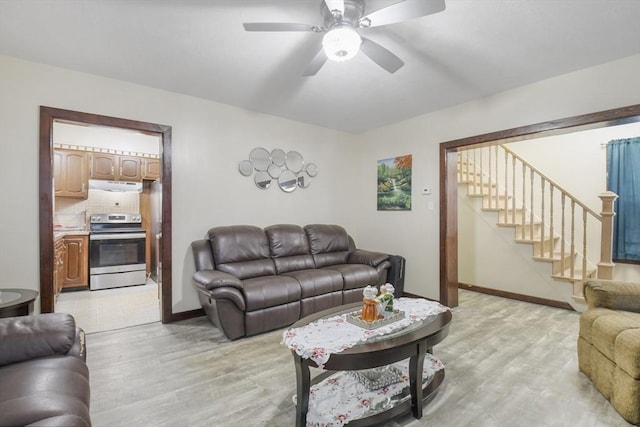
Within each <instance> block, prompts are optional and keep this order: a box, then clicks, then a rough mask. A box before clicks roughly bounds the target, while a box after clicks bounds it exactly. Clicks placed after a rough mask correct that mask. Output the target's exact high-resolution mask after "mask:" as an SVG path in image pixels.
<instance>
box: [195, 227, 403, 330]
mask: <svg viewBox="0 0 640 427" xmlns="http://www.w3.org/2000/svg"><path fill="white" fill-rule="evenodd" d="M191 247H192V250H193V254H194V258H195V264H196V272H195V274H194V275H193V282H194V284H195V286H196V288H197V290H198V296H199V299H200V303H201V304H202V307H203V308H204V311H205V313H206V314H207V316H208V317H209V319H210V320H211V322H212V323H213V324H214V325H216V326H217V327H218V328H219V329H220V330H221V331H222V332H223V333H224V334H225V335H226V336H227V338H229V339H231V340H233V339H237V338H240V337H243V336H250V335H256V334H259V333H262V332H266V331H270V330H273V329H278V328H281V327H284V326H287V325H290V324H292V323H294V322H295V321H297V320H298V319H300V318H302V317H304V316H307V315H309V314H311V313H315V312H318V311H320V310H324V309H327V308H330V307H334V306H339V305H342V304H347V303H350V302H355V301H360V300H361V299H362V290H363V289H364V287H365V286H367V285H380V284H383V283H385V282H386V279H387V270H388V269H389V267H390V265H391V263H390V262H389V255H387V254H383V253H379V252H370V251H364V250H360V249H356V247H355V244H354V242H353V239H352V238H351V237H350V236H349V235H348V234H347V232H346V231H345V229H344V228H342V227H340V226H338V225H328V224H313V225H307V226H305V227H304V228H303V227H300V226H299V225H293V224H281V225H272V226H269V227H266V228H264V229H261V228H259V227H255V226H250V225H234V226H225V227H215V228H212V229H211V230H209V232H208V239H202V240H197V241H195V242H193V243H192V244H191Z"/></svg>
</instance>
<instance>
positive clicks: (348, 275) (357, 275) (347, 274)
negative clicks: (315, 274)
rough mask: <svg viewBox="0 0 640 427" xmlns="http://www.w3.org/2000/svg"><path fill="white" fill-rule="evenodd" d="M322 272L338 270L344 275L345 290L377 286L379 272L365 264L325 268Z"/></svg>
mask: <svg viewBox="0 0 640 427" xmlns="http://www.w3.org/2000/svg"><path fill="white" fill-rule="evenodd" d="M322 270H336V271H338V272H340V274H341V275H342V280H343V281H344V287H343V289H356V288H363V287H365V286H367V285H377V284H378V283H377V282H378V280H379V279H378V271H377V270H376V269H375V268H373V267H370V266H368V265H364V264H339V265H331V266H329V267H324V268H322Z"/></svg>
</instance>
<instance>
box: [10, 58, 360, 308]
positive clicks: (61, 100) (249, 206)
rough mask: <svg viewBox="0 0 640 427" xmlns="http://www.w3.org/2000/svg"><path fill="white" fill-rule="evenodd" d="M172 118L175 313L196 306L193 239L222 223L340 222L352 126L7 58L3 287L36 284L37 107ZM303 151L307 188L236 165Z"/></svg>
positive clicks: (351, 172) (166, 121)
mask: <svg viewBox="0 0 640 427" xmlns="http://www.w3.org/2000/svg"><path fill="white" fill-rule="evenodd" d="M41 105H45V106H51V107H57V108H62V109H69V110H76V111H82V112H88V113H96V114H102V115H107V116H115V117H123V118H128V119H132V120H139V121H146V122H153V123H159V124H165V125H170V126H172V131H173V134H172V136H173V145H172V148H173V152H172V167H173V211H172V214H173V236H172V238H173V252H172V257H173V284H174V289H173V301H174V304H173V311H174V312H181V311H185V310H191V309H195V308H198V307H199V304H198V302H197V296H196V294H195V292H194V289H193V287H192V284H191V275H192V273H193V269H194V267H193V259H192V256H191V250H190V246H189V245H190V243H191V242H192V241H193V240H195V239H198V238H201V237H203V236H204V235H205V233H206V231H207V230H208V229H209V228H210V227H212V226H215V225H227V224H241V223H246V224H255V225H258V226H266V225H269V224H272V223H296V224H302V225H304V224H307V223H314V222H326V223H343V222H344V221H343V218H344V209H343V203H342V202H343V196H342V190H341V189H344V188H346V186H345V183H346V182H350V181H352V176H353V175H355V173H356V171H354V169H353V168H352V167H351V164H350V161H349V158H347V157H346V156H345V155H343V147H344V146H346V145H348V143H349V141H350V139H351V138H352V137H351V136H350V135H348V134H344V133H341V132H336V131H332V130H328V129H324V128H319V127H314V126H310V125H305V124H301V123H297V122H292V121H288V120H283V119H279V118H275V117H271V116H267V115H263V114H257V113H253V112H250V111H245V110H241V109H238V108H234V107H230V106H226V105H222V104H218V103H214V102H209V101H205V100H202V99H197V98H194V97H189V96H183V95H179V94H175V93H170V92H166V91H162V90H157V89H152V88H148V87H143V86H139V85H135V84H130V83H125V82H121V81H116V80H111V79H107V78H102V77H98V76H93V75H88V74H82V73H77V72H72V71H69V70H64V69H60V68H54V67H49V66H45V65H39V64H35V63H30V62H25V61H22V60H17V59H13V58H8V57H0V118H1V119H0V120H2V121H1V122H0V147H1V149H2V153H3V155H2V156H0V170H1V171H2V178H3V179H2V184H1V185H2V195H3V199H4V200H3V203H2V207H0V241H2V250H1V253H0V271H1V272H2V286H4V287H8V286H12V287H26V288H30V289H36V290H37V289H38V288H39V245H38V233H39V230H38V215H39V212H38V207H39V204H38V194H39V190H38V123H39V106H41ZM257 146H262V147H265V148H267V149H269V150H271V149H273V148H282V149H283V150H285V151H289V150H292V149H295V150H298V151H299V152H300V153H301V154H302V155H303V156H304V157H305V159H306V160H308V161H311V162H314V163H316V165H318V168H319V173H318V177H317V178H316V179H315V180H314V181H313V182H312V183H311V186H310V187H309V188H306V189H298V190H296V191H295V192H294V193H291V194H285V193H283V192H282V191H280V190H279V189H277V188H270V189H268V190H259V189H258V188H256V187H255V185H254V184H253V181H252V180H251V178H246V177H243V176H242V175H240V173H239V172H238V162H239V161H240V160H242V159H246V158H247V157H248V156H249V152H250V151H251V149H252V148H254V147H257Z"/></svg>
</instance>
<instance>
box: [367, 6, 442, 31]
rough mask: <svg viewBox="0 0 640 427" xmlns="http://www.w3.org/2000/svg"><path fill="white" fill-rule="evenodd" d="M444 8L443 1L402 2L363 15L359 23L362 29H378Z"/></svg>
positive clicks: (440, 10)
mask: <svg viewBox="0 0 640 427" xmlns="http://www.w3.org/2000/svg"><path fill="white" fill-rule="evenodd" d="M445 7H446V6H445V4H444V0H404V1H401V2H398V3H395V4H392V5H391V6H387V7H384V8H382V9H379V10H376V11H375V12H371V13H369V14H368V15H365V16H363V17H362V18H361V19H360V22H361V24H362V26H363V27H367V26H368V27H379V26H381V25H389V24H395V23H397V22H402V21H408V20H410V19H415V18H420V17H421V16H426V15H431V14H432V13H437V12H442V11H443V10H444V9H445ZM363 21H364V23H363Z"/></svg>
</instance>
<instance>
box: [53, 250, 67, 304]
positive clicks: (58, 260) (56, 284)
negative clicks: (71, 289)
mask: <svg viewBox="0 0 640 427" xmlns="http://www.w3.org/2000/svg"><path fill="white" fill-rule="evenodd" d="M65 252H66V247H65V244H64V239H62V238H60V239H57V240H55V242H54V246H53V294H54V297H56V298H57V297H58V295H59V294H60V291H61V290H62V283H63V281H64V275H65V272H64V258H65V257H66V253H65Z"/></svg>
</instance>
